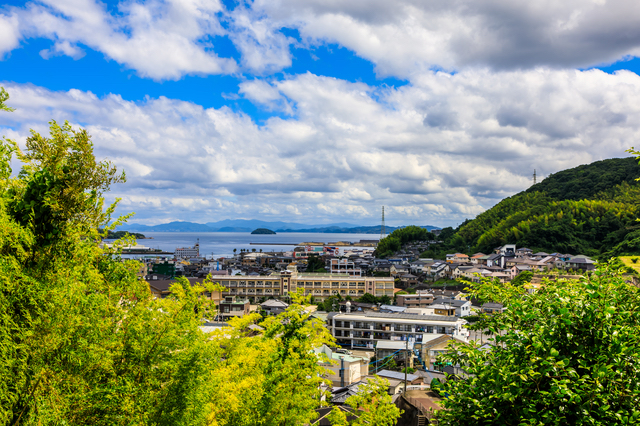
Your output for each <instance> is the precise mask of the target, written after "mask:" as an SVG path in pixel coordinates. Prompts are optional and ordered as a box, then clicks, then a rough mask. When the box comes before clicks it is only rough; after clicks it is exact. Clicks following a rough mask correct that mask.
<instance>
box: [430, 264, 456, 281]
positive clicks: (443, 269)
mask: <svg viewBox="0 0 640 426" xmlns="http://www.w3.org/2000/svg"><path fill="white" fill-rule="evenodd" d="M450 270H451V269H450V266H449V264H448V263H444V262H436V263H434V264H432V265H429V267H428V269H427V274H428V275H429V276H431V277H433V279H434V280H437V279H440V278H444V277H446V276H447V275H448V274H449V272H450Z"/></svg>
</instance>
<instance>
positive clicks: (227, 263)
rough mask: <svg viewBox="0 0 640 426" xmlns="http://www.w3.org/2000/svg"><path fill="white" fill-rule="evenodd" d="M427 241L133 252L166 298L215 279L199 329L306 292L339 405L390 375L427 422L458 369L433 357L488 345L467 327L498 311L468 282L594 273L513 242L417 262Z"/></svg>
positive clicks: (273, 308)
mask: <svg viewBox="0 0 640 426" xmlns="http://www.w3.org/2000/svg"><path fill="white" fill-rule="evenodd" d="M367 243H369V244H371V243H374V241H367ZM434 243H435V241H412V242H410V243H407V244H405V245H403V247H402V248H401V250H399V251H398V252H397V253H395V254H394V255H393V256H390V257H388V258H378V257H376V256H375V250H374V249H369V248H349V247H344V246H343V247H337V246H336V244H335V243H334V244H332V245H321V244H318V243H315V244H314V245H300V246H297V247H295V248H294V249H293V250H291V251H281V252H262V251H261V250H256V249H254V250H252V251H248V250H241V251H240V252H237V251H236V253H235V254H234V255H233V256H232V257H229V258H219V259H205V258H203V257H202V256H201V255H200V250H199V244H198V243H196V244H195V245H194V246H192V247H183V248H176V250H175V253H174V256H173V257H161V256H145V257H141V258H139V261H140V270H139V272H138V275H139V277H140V278H141V279H145V280H146V281H147V282H148V284H149V289H150V291H151V292H152V294H153V295H154V296H155V297H157V298H165V297H168V296H169V295H170V294H171V286H172V284H173V283H175V280H176V279H177V278H178V277H185V278H186V279H188V280H189V282H190V283H192V284H195V283H201V282H202V281H204V280H205V279H206V278H207V277H208V278H210V279H212V280H213V281H215V282H217V283H219V284H220V285H221V286H222V287H223V290H221V291H217V292H208V293H207V297H209V298H211V300H212V301H214V303H215V304H216V305H217V306H218V310H217V314H216V317H215V318H212V319H211V320H210V321H209V322H207V323H206V324H204V325H203V326H202V329H203V330H205V331H211V330H216V329H220V328H223V327H226V326H227V324H226V321H229V320H230V319H232V318H235V317H242V316H244V315H247V314H250V313H253V312H259V313H261V314H262V315H264V316H268V315H276V314H279V313H282V312H284V311H285V309H286V308H287V307H288V306H289V304H290V303H291V294H293V293H296V292H300V293H303V294H304V295H306V296H310V297H311V299H310V300H311V301H312V302H313V303H314V304H315V305H312V306H310V307H308V309H310V310H311V311H312V312H310V314H311V317H312V318H316V319H318V320H320V321H321V322H322V323H323V324H324V325H325V327H326V328H327V329H328V330H329V331H330V333H331V335H332V336H333V337H334V338H335V342H336V346H335V347H328V346H326V345H324V346H323V347H320V348H317V351H318V353H324V354H325V355H326V356H327V358H328V359H329V360H333V362H329V363H323V365H324V366H325V367H326V368H327V369H328V371H330V374H329V375H328V376H327V378H328V379H329V380H331V382H332V384H333V389H332V394H333V399H332V403H333V404H334V405H335V404H338V405H340V404H343V403H344V401H345V399H346V397H347V396H349V395H352V394H354V393H357V391H358V387H359V386H361V385H362V384H364V383H365V382H366V381H367V379H368V378H370V377H372V376H374V375H375V376H379V377H383V378H385V379H386V380H387V381H388V383H389V394H390V395H394V396H395V399H394V401H396V404H397V405H398V406H399V407H400V408H402V410H404V411H405V412H408V413H412V416H413V417H411V418H416V419H423V420H421V421H424V422H428V421H429V419H431V418H432V417H433V410H439V409H441V406H440V405H439V404H438V401H439V400H440V396H439V395H438V394H437V392H436V391H434V390H432V389H431V383H432V382H433V381H434V380H436V382H438V381H439V382H442V381H445V380H446V378H447V375H453V377H455V375H456V374H458V372H459V366H454V365H445V364H443V363H440V362H439V360H438V355H439V354H441V353H443V352H444V351H446V350H447V349H448V348H449V347H450V345H452V344H453V345H454V346H455V344H456V343H458V342H460V343H468V342H469V341H470V340H479V341H481V343H482V344H484V345H485V347H487V348H490V347H491V345H492V344H493V343H492V342H493V341H492V339H491V338H490V337H491V336H490V334H489V333H488V332H486V333H483V332H477V331H471V330H469V329H468V328H467V325H468V324H469V323H470V321H473V320H475V319H477V318H478V316H479V315H481V314H495V313H499V312H503V311H504V309H505V308H504V306H503V305H502V304H500V303H495V302H485V303H482V304H479V303H477V302H476V301H475V300H474V299H472V298H470V297H469V296H468V295H467V294H466V293H465V291H464V288H465V286H467V285H469V283H473V282H479V281H480V280H481V279H490V280H495V281H497V282H500V283H505V282H510V281H513V280H516V279H518V278H519V277H520V278H523V277H526V278H527V279H526V283H525V286H526V287H527V290H528V291H529V292H534V291H535V290H536V289H537V288H539V285H540V283H541V281H542V280H543V278H552V279H557V278H558V277H564V278H576V277H578V276H580V275H582V274H584V273H588V272H590V271H592V270H594V269H595V262H594V261H593V260H592V259H591V258H589V257H587V256H584V255H571V254H566V253H545V252H536V253H534V252H533V251H532V250H530V249H528V248H526V247H519V248H518V247H516V245H514V244H507V245H504V246H501V247H496V248H495V250H494V251H493V252H492V253H488V254H485V253H475V254H473V255H471V256H469V255H467V254H463V253H451V254H447V255H446V258H445V259H443V260H437V259H428V258H420V254H421V253H424V251H425V250H426V249H427V248H428V247H429V245H430V244H434ZM403 393H404V396H405V397H404V398H402V399H398V396H399V395H401V394H403ZM398 424H402V423H398ZM424 424H426V423H424Z"/></svg>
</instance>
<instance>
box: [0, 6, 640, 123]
mask: <svg viewBox="0 0 640 426" xmlns="http://www.w3.org/2000/svg"><path fill="white" fill-rule="evenodd" d="M639 21H640V3H638V2H634V1H630V0H609V1H600V0H593V1H584V0H565V1H555V0H553V1H552V0H541V1H535V2H532V1H528V0H475V1H470V0H446V1H445V0H436V1H427V2H425V1H417V0H398V1H394V2H390V1H388V0H350V1H346V2H345V1H341V2H338V1H335V0H306V1H299V0H256V1H254V2H250V3H241V4H239V5H237V6H235V8H234V9H233V10H227V9H226V8H225V7H224V6H223V4H222V3H221V2H220V1H219V0H213V1H211V0H146V1H142V0H141V1H121V2H120V3H118V4H117V5H116V7H115V8H114V11H108V10H107V9H106V6H105V5H104V4H102V3H101V2H98V1H96V0H42V1H40V2H33V3H27V4H26V6H25V7H23V8H19V7H9V8H8V12H5V14H0V55H3V54H6V53H8V52H10V51H11V50H12V49H15V48H16V47H18V46H19V41H20V39H21V38H29V37H44V38H48V39H51V40H52V41H53V42H54V45H53V47H52V48H50V49H44V50H43V51H42V56H43V57H45V58H48V57H51V56H53V55H60V54H64V55H68V56H72V57H74V58H78V57H80V56H81V55H82V54H83V48H84V46H86V47H88V48H91V49H95V50H97V51H100V52H102V53H103V54H104V55H105V56H106V57H107V58H109V59H111V60H114V61H117V62H118V63H120V64H123V65H124V66H126V67H128V68H131V69H134V70H136V71H137V72H138V73H139V74H140V75H141V76H144V77H149V78H152V79H155V80H166V79H179V78H181V77H183V76H184V75H186V74H205V75H208V74H229V73H237V72H245V73H249V74H253V75H258V76H262V75H268V74H270V73H274V72H278V71H281V70H282V69H286V68H288V67H289V66H291V64H292V60H293V59H292V53H291V46H295V47H313V46H316V45H321V44H325V43H337V44H339V45H340V46H344V47H346V48H348V49H350V50H352V51H353V52H355V54H357V55H358V56H360V57H362V58H365V59H367V60H369V61H371V62H372V63H374V64H375V66H376V70H377V72H378V73H379V74H380V75H393V76H399V77H401V78H406V79H409V80H411V81H414V80H415V79H416V78H419V77H420V75H422V74H423V73H425V72H428V71H429V70H431V69H445V70H458V71H460V70H464V69H468V68H469V67H471V68H475V67H480V68H483V67H488V68H490V69H494V70H505V69H506V70H509V69H534V68H536V67H540V66H543V67H551V68H566V67H571V68H574V67H588V66H594V65H598V64H602V63H610V62H614V61H617V60H620V59H621V58H625V57H630V56H640V26H638V25H637V23H638V22H639ZM283 28H288V29H296V30H298V31H299V33H300V35H301V37H302V42H301V43H300V42H297V41H296V40H295V39H293V38H292V37H287V36H286V35H285V34H284V33H283ZM216 36H223V37H228V38H229V39H230V40H231V41H232V42H233V43H234V45H235V47H236V49H237V50H238V52H239V53H240V57H239V58H238V62H236V61H235V60H234V59H230V58H223V57H219V56H218V55H217V54H216V52H217V49H219V45H218V44H217V41H216V40H215V37H216ZM443 114H444V113H443ZM447 119H451V117H448V116H446V115H444V116H442V117H441V119H440V122H442V123H445V122H446V120H447ZM434 120H437V117H434ZM442 120H445V121H444V122H443V121H442Z"/></svg>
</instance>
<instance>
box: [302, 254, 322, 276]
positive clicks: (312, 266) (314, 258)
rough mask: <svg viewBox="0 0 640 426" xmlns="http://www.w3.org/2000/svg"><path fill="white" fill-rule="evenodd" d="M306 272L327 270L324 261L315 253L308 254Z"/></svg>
mask: <svg viewBox="0 0 640 426" xmlns="http://www.w3.org/2000/svg"><path fill="white" fill-rule="evenodd" d="M307 272H321V273H322V272H327V270H326V269H325V263H324V261H323V260H322V258H321V257H320V256H318V255H317V254H310V255H309V257H308V258H307Z"/></svg>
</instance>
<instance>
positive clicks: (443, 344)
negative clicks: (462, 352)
mask: <svg viewBox="0 0 640 426" xmlns="http://www.w3.org/2000/svg"><path fill="white" fill-rule="evenodd" d="M458 343H464V341H463V340H460V339H456V338H455V337H452V336H449V335H448V334H428V335H427V334H425V337H424V338H423V339H422V347H421V348H420V350H421V357H422V360H423V362H424V363H425V366H426V367H427V369H429V370H433V369H434V366H435V363H436V360H437V357H438V355H439V354H441V353H444V352H446V351H447V348H448V346H449V344H458Z"/></svg>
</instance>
